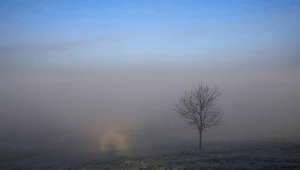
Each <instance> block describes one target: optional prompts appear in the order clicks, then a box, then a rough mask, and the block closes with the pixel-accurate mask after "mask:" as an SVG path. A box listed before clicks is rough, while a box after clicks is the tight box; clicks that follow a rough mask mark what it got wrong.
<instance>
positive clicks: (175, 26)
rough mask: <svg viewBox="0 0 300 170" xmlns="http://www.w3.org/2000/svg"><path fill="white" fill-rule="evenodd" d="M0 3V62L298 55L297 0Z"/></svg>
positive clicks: (287, 58) (289, 58)
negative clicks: (0, 59)
mask: <svg viewBox="0 0 300 170" xmlns="http://www.w3.org/2000/svg"><path fill="white" fill-rule="evenodd" d="M0 3H1V5H0V11H1V13H0V18H1V23H0V24H1V27H0V37H1V40H0V54H1V58H4V59H2V61H1V65H0V66H2V67H3V65H6V66H8V65H15V64H16V65H23V66H24V65H26V66H28V65H35V66H36V65H43V66H44V65H46V66H49V65H50V66H53V65H78V64H79V65H83V64H101V65H115V64H121V65H141V64H175V65H176V64H184V63H185V64H190V63H195V62H196V63H204V64H220V63H222V64H224V63H225V64H236V63H249V62H251V63H258V62H261V61H265V60H267V61H271V62H282V61H284V62H288V63H293V62H294V61H295V60H297V62H299V60H298V59H297V58H296V57H295V53H298V52H299V50H298V48H297V46H299V41H300V37H299V30H300V23H299V20H298V18H299V14H300V13H299V9H300V3H299V1H298V0H285V1H282V0H265V1H261V0H245V1H234V0H229V1H223V0H212V1H201V0H200V1H191V0H184V1H179V0H178V1H169V0H164V1H161V0H152V1H138V0H136V1H135V0H129V1H121V0H112V1H73V0H70V1H69V0H64V1H56V0H49V1H48V0H44V1H38V0H28V1H22V0H2V1H1V2H0ZM281 54H284V55H281ZM3 63H5V64H3Z"/></svg>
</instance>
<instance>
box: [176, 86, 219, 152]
mask: <svg viewBox="0 0 300 170" xmlns="http://www.w3.org/2000/svg"><path fill="white" fill-rule="evenodd" d="M220 96H221V92H220V91H219V89H218V87H213V88H210V87H209V86H208V85H204V84H203V83H202V82H201V83H199V84H197V85H196V86H194V89H192V90H191V91H190V92H188V93H185V95H184V96H183V97H181V98H180V102H179V104H178V105H176V108H175V109H174V110H175V111H176V112H177V113H178V114H179V116H180V118H182V119H183V120H184V121H186V123H187V124H188V125H189V126H191V127H195V128H197V129H198V131H199V151H201V143H202V132H206V131H207V129H209V128H211V127H214V126H218V125H220V123H221V119H222V118H223V110H222V109H221V107H219V106H218V105H217V103H216V101H217V100H219V97H220Z"/></svg>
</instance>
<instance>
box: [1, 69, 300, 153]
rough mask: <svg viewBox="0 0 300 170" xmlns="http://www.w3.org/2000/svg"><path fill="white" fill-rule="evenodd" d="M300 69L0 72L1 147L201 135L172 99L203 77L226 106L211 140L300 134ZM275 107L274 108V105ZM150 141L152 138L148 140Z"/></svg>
mask: <svg viewBox="0 0 300 170" xmlns="http://www.w3.org/2000/svg"><path fill="white" fill-rule="evenodd" d="M299 73H300V70H299V69H297V68H296V69H292V68H284V67H280V68H278V67H277V68H271V67H269V68H261V67H257V68H249V67H248V68H223V69H222V68H198V67H189V68H183V67H181V68H180V67H168V68H165V67H163V68H162V67H160V68H158V67H156V68H151V67H148V68H94V69H92V68H81V69H76V68H73V69H71V68H69V69H43V68H39V69H38V68H35V69H23V70H11V71H6V72H2V73H1V85H2V86H1V89H0V90H1V107H0V108H1V120H2V123H1V125H0V126H1V128H0V129H1V134H2V136H1V147H2V148H3V149H7V148H19V149H21V148H23V149H24V148H26V149H41V148H43V149H61V150H81V151H87V150H88V151H91V150H92V151H99V152H101V151H102V152H105V151H107V150H108V149H109V147H110V144H112V145H114V147H116V149H117V150H118V151H122V152H126V151H127V152H130V151H131V150H137V149H138V148H139V149H145V150H147V149H149V150H150V149H152V148H153V147H154V148H155V147H159V145H161V146H167V145H170V146H172V144H173V145H178V146H181V145H183V146H184V142H191V141H194V142H195V143H196V142H197V131H196V130H191V129H189V128H187V126H186V125H185V124H184V122H182V121H181V120H180V119H179V118H178V117H177V114H176V113H175V112H174V110H173V109H174V106H175V104H176V103H177V101H178V98H179V97H180V96H181V95H183V94H184V92H185V91H187V90H189V89H190V88H191V87H192V86H193V84H195V83H197V81H198V80H205V82H206V83H208V84H210V85H218V86H219V87H220V89H221V91H222V94H223V95H222V97H221V100H220V101H219V102H220V105H221V106H222V107H223V109H224V110H225V112H226V116H225V121H226V123H224V124H223V125H222V126H221V128H214V129H211V130H210V133H207V134H205V141H224V140H225V141H226V140H240V141H241V140H259V139H276V138H277V139H281V138H283V139H299V135H298V133H297V131H298V130H299V128H300V127H299V120H300V115H299V114H298V113H299V110H298V103H299V102H300V100H299V99H300V74H299ZM275 106H276V107H275ZM150 141H151V142H150Z"/></svg>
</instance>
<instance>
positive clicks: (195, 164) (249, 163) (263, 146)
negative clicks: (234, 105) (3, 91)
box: [0, 142, 300, 170]
mask: <svg viewBox="0 0 300 170" xmlns="http://www.w3.org/2000/svg"><path fill="white" fill-rule="evenodd" d="M61 161H64V160H61ZM34 167H35V168H34ZM34 167H30V166H19V165H17V163H15V164H11V165H10V167H4V166H2V167H0V169H2V168H3V169H5V170H21V169H26V170H29V169H64V170H102V169H103V170H115V169H119V170H125V169H128V170H139V169H144V170H148V169H149V170H150V169H157V170H167V169H170V170H171V169H172V170H183V169H199V170H202V169H205V170H206V169H207V170H208V169H211V170H215V169H222V170H223V169H225V170H226V169H228V170H229V169H230V170H234V169H243V170H248V169H249V170H250V169H254V170H258V169H261V170H266V169H278V170H285V169H289V170H292V169H294V170H296V169H297V170H300V144H299V143H291V142H290V143H287V142H285V143H281V142H279V143H278V142H277V143H274V142H256V143H246V144H245V143H244V144H233V145H226V144H223V145H219V146H216V147H213V148H210V149H208V150H206V151H203V152H201V153H200V152H177V153H172V154H156V155H151V156H117V157H114V158H110V159H103V158H102V159H101V158H97V157H96V158H95V157H94V158H93V159H92V160H91V159H90V160H86V161H85V163H81V164H78V162H74V164H72V165H69V166H68V167H66V166H64V167H62V166H59V164H56V165H53V166H42V165H39V166H34Z"/></svg>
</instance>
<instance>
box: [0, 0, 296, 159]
mask: <svg viewBox="0 0 300 170" xmlns="http://www.w3.org/2000/svg"><path fill="white" fill-rule="evenodd" d="M299 17H300V1H299V0H243V1H237V0H226V1H225V0H210V1H202V0H195V1H192V0H182V1H179V0H173V1H169V0H151V1H142V0H140V1H138V0H136V1H134V0H122V1H121V0H109V1H100V0H99V1H96V0H95V1H91V0H90V1H89V0H84V1H83V0H82V1H76V0H60V1H58V0H57V1H56V0H36V1H34V0H0V94H1V95H0V120H1V123H0V153H5V152H2V151H3V150H10V149H11V150H18V149H24V148H25V149H28V150H35V149H41V150H47V149H48V150H50V151H54V150H55V151H57V150H69V151H77V150H81V151H87V150H89V151H94V152H107V151H108V150H109V149H111V148H110V147H111V146H114V147H115V149H116V150H117V151H118V152H125V153H133V152H135V153H147V152H146V151H149V152H150V151H162V150H164V149H165V150H166V151H175V150H176V149H191V148H194V147H197V140H198V136H197V135H198V132H197V131H196V130H195V129H190V128H188V127H187V126H186V125H185V124H184V122H183V121H182V120H180V119H179V118H178V116H177V115H176V113H174V106H175V105H176V104H177V103H178V101H179V98H180V96H182V95H183V94H184V93H185V92H186V91H189V90H190V89H191V88H192V87H193V85H195V84H197V83H198V82H201V81H202V82H204V83H205V84H208V85H209V86H215V85H216V86H218V87H219V89H220V91H221V92H222V96H221V98H220V101H219V104H220V106H221V107H222V108H223V109H224V114H225V117H224V122H225V123H224V124H222V125H221V127H216V128H214V129H211V130H209V131H208V132H207V133H205V134H204V136H203V140H204V141H203V142H204V145H205V144H207V143H209V142H216V141H232V140H236V141H242V140H273V139H285V140H298V141H299V140H300V136H299V133H297V132H299V130H300V114H299V102H300V56H299V54H300V50H299V47H300V32H299V31H300V20H299ZM149 141H151V142H149ZM204 148H205V147H204ZM20 155H21V154H20ZM0 157H1V155H0Z"/></svg>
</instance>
